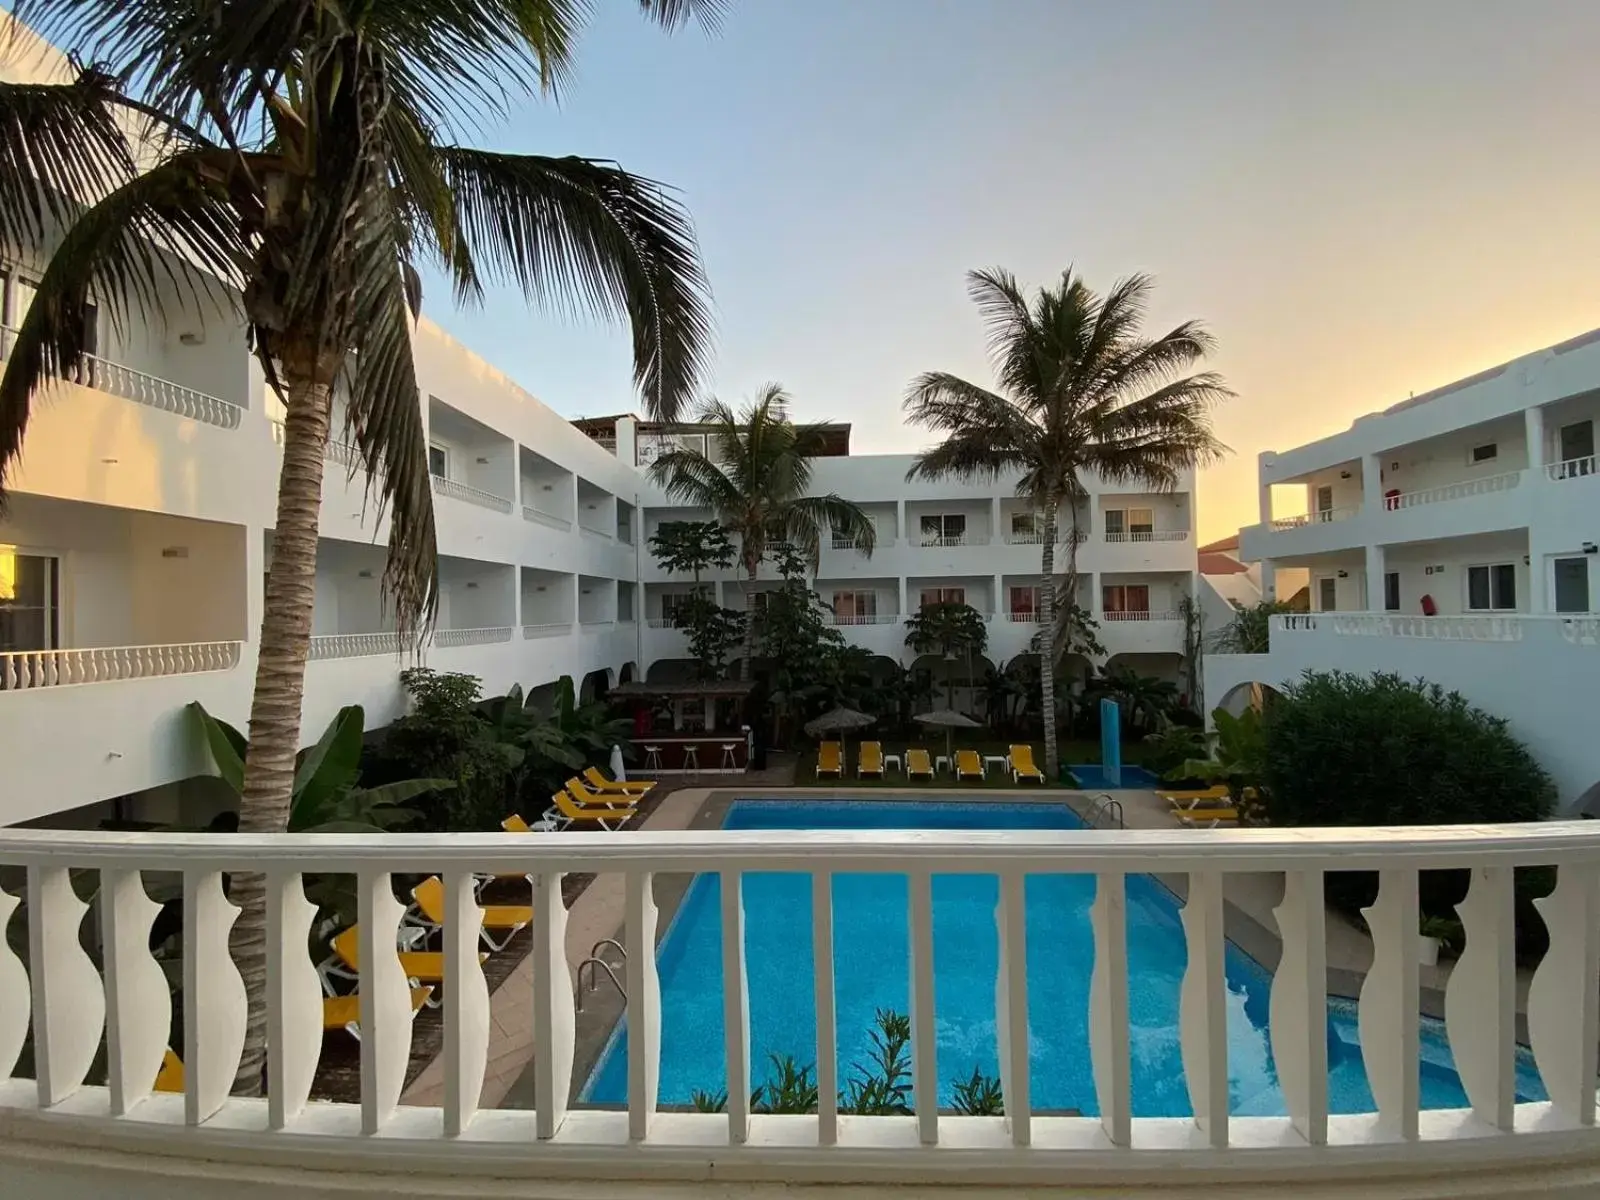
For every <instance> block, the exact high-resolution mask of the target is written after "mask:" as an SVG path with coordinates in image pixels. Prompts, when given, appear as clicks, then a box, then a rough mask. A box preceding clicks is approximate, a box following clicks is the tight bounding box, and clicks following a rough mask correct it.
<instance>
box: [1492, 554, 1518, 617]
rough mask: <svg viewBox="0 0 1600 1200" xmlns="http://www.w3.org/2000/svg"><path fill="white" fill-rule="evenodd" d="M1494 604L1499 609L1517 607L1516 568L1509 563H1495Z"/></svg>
mask: <svg viewBox="0 0 1600 1200" xmlns="http://www.w3.org/2000/svg"><path fill="white" fill-rule="evenodd" d="M1494 606H1495V607H1496V608H1501V609H1514V608H1516V607H1517V569H1516V567H1514V566H1512V565H1511V564H1510V563H1496V564H1495V567H1494Z"/></svg>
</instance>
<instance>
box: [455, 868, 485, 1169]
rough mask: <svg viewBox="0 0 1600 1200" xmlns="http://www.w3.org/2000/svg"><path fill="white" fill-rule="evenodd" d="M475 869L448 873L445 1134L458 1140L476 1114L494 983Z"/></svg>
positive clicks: (481, 1089) (481, 1084)
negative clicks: (483, 949) (482, 943)
mask: <svg viewBox="0 0 1600 1200" xmlns="http://www.w3.org/2000/svg"><path fill="white" fill-rule="evenodd" d="M476 882H477V881H476V880H475V879H473V877H472V872H471V871H462V870H450V871H447V872H445V876H444V891H445V904H446V921H445V927H444V979H445V998H444V1132H445V1136H446V1137H459V1136H460V1135H461V1133H462V1131H463V1130H465V1129H466V1127H467V1126H468V1125H470V1124H471V1123H472V1118H473V1117H474V1116H475V1115H476V1114H477V1111H478V1101H479V1099H480V1098H481V1097H482V1095H483V1074H484V1069H485V1067H486V1066H487V1063H488V1055H489V985H488V983H487V982H486V981H485V980H484V978H483V963H482V961H481V960H480V959H479V958H478V935H479V934H480V933H481V932H482V930H483V909H481V908H479V907H478V901H477V898H476V894H475V884H476Z"/></svg>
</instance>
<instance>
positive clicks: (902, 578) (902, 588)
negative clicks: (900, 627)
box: [899, 575, 911, 618]
mask: <svg viewBox="0 0 1600 1200" xmlns="http://www.w3.org/2000/svg"><path fill="white" fill-rule="evenodd" d="M899 582H900V616H901V617H902V618H905V617H907V616H909V615H910V612H911V610H910V609H909V608H907V607H906V577H905V576H904V575H902V576H900V581H899Z"/></svg>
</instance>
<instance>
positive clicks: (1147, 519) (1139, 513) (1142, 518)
mask: <svg viewBox="0 0 1600 1200" xmlns="http://www.w3.org/2000/svg"><path fill="white" fill-rule="evenodd" d="M1155 527H1156V515H1155V511H1154V510H1153V509H1149V508H1130V509H1129V510H1128V532H1129V533H1152V532H1154V530H1155Z"/></svg>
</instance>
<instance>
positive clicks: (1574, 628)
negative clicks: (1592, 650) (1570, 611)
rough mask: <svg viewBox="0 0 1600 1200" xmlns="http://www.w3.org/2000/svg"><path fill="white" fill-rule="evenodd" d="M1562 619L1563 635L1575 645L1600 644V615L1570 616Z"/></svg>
mask: <svg viewBox="0 0 1600 1200" xmlns="http://www.w3.org/2000/svg"><path fill="white" fill-rule="evenodd" d="M1560 620H1561V636H1562V638H1564V639H1565V640H1566V641H1567V642H1569V643H1571V644H1572V645H1574V646H1600V617H1568V616H1563V617H1561V618H1560Z"/></svg>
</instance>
